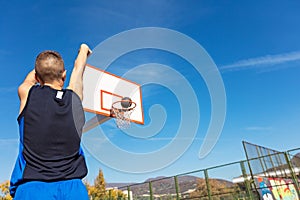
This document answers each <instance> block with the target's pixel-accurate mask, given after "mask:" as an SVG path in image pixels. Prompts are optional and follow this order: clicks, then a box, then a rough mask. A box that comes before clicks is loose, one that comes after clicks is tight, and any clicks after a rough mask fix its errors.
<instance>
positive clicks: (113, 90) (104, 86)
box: [82, 65, 144, 124]
mask: <svg viewBox="0 0 300 200" xmlns="http://www.w3.org/2000/svg"><path fill="white" fill-rule="evenodd" d="M123 97H129V98H130V99H131V100H132V101H133V102H135V103H136V107H135V109H134V111H133V112H132V114H131V117H130V118H131V121H132V122H135V123H138V124H144V113H143V108H142V92H141V87H140V85H139V84H137V83H134V82H132V81H129V80H126V79H124V78H122V77H119V76H116V75H114V74H111V73H108V72H106V71H103V70H100V69H99V68H96V67H94V66H91V65H87V66H86V68H85V71H84V74H83V101H82V104H83V108H84V110H85V111H87V112H91V113H95V114H98V115H103V116H106V117H110V110H111V108H112V104H113V103H114V102H116V101H120V100H121V99H122V98H123Z"/></svg>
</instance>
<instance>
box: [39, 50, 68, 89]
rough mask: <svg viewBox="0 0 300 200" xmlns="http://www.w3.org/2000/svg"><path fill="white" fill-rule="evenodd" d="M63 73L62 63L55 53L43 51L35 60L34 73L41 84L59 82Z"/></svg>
mask: <svg viewBox="0 0 300 200" xmlns="http://www.w3.org/2000/svg"><path fill="white" fill-rule="evenodd" d="M64 71H65V67H64V61H63V59H62V57H61V55H60V54H59V53H58V52H56V51H49V50H47V51H43V52H41V53H40V54H39V55H38V56H37V57H36V60H35V73H36V75H37V77H38V78H39V79H40V80H41V81H42V82H44V83H45V82H50V83H52V82H53V81H55V80H60V78H61V76H62V74H63V72H64Z"/></svg>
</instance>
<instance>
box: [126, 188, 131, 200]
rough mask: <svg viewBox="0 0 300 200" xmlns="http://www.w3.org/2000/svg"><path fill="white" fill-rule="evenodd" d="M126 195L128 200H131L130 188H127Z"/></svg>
mask: <svg viewBox="0 0 300 200" xmlns="http://www.w3.org/2000/svg"><path fill="white" fill-rule="evenodd" d="M127 193H128V200H131V198H130V186H127Z"/></svg>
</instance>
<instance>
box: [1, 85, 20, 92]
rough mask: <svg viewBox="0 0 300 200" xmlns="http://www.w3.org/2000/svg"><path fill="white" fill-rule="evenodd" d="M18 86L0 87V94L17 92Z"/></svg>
mask: <svg viewBox="0 0 300 200" xmlns="http://www.w3.org/2000/svg"><path fill="white" fill-rule="evenodd" d="M17 88H18V87H17V86H7V87H0V93H7V92H17Z"/></svg>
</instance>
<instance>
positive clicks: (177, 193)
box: [174, 176, 180, 200]
mask: <svg viewBox="0 0 300 200" xmlns="http://www.w3.org/2000/svg"><path fill="white" fill-rule="evenodd" d="M174 181H175V189H176V199H177V200H180V197H179V185H178V179H177V176H174Z"/></svg>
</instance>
